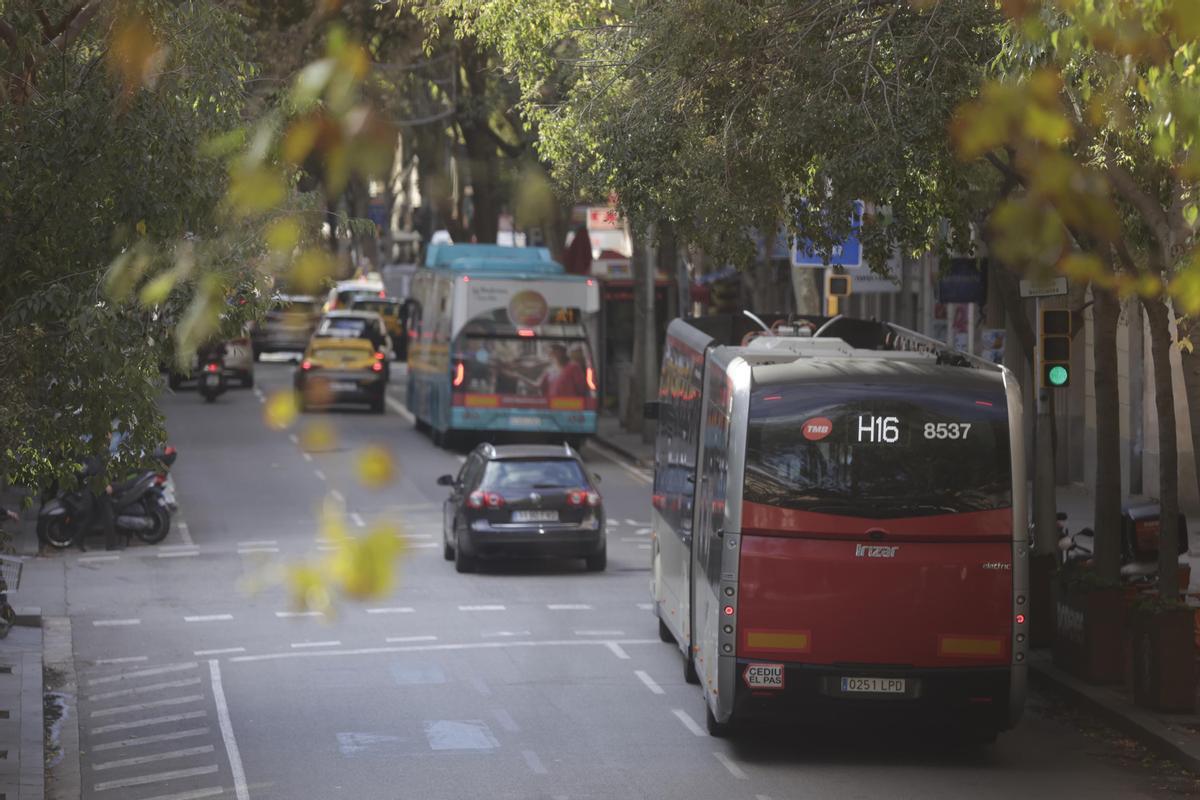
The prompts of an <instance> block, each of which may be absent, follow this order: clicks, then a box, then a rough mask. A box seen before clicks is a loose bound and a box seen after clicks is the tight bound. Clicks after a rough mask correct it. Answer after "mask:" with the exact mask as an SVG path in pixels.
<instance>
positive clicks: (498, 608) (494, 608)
mask: <svg viewBox="0 0 1200 800" xmlns="http://www.w3.org/2000/svg"><path fill="white" fill-rule="evenodd" d="M458 610H459V611H503V610H504V606H499V605H491V606H459V607H458Z"/></svg>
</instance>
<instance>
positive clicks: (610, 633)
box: [575, 631, 625, 636]
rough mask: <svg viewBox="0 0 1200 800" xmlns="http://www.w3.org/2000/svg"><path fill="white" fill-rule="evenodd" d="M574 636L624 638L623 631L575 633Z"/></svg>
mask: <svg viewBox="0 0 1200 800" xmlns="http://www.w3.org/2000/svg"><path fill="white" fill-rule="evenodd" d="M575 635H576V636H624V635H625V631H575Z"/></svg>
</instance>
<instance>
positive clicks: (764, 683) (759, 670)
mask: <svg viewBox="0 0 1200 800" xmlns="http://www.w3.org/2000/svg"><path fill="white" fill-rule="evenodd" d="M783 675H784V672H783V664H747V665H746V670H745V671H744V672H743V673H742V680H744V681H745V682H746V686H747V687H749V688H751V689H782V688H783Z"/></svg>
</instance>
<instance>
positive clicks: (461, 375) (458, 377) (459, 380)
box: [454, 361, 467, 386]
mask: <svg viewBox="0 0 1200 800" xmlns="http://www.w3.org/2000/svg"><path fill="white" fill-rule="evenodd" d="M466 377H467V368H466V366H464V365H463V362H461V361H460V362H458V363H457V364H455V365H454V385H455V386H462V385H463V381H464V380H466Z"/></svg>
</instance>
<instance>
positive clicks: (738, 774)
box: [713, 752, 749, 781]
mask: <svg viewBox="0 0 1200 800" xmlns="http://www.w3.org/2000/svg"><path fill="white" fill-rule="evenodd" d="M713 756H715V757H716V759H717V761H720V762H721V766H723V767H725V769H727V770H729V774H730V775H732V776H733V777H735V778H737V779H738V780H740V781H744V780H746V779H747V778H748V777H749V776H748V775H746V771H745V770H743V769H742V768H741V767H739V766H738V765H737V764H735V763H733V761H732V760H731V759H730V758H729V756H727V755H725V754H724V753H722V752H714V753H713Z"/></svg>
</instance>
